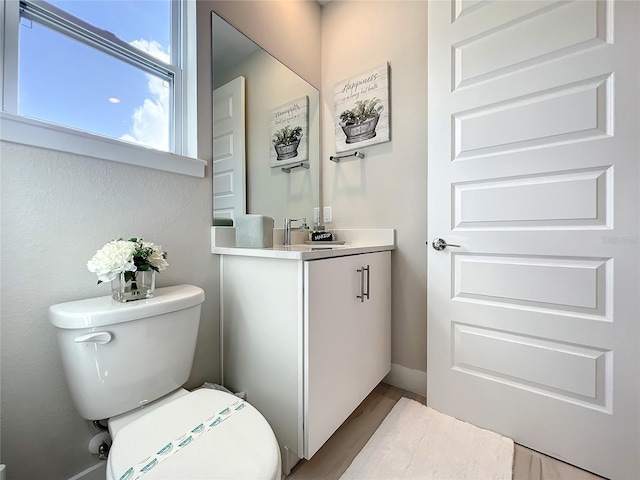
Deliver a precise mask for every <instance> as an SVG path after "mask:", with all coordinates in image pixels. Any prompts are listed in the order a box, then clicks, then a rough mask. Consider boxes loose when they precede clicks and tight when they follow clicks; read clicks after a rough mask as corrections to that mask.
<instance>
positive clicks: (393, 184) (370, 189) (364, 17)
mask: <svg viewBox="0 0 640 480" xmlns="http://www.w3.org/2000/svg"><path fill="white" fill-rule="evenodd" d="M384 62H389V65H390V70H391V73H390V84H391V95H390V104H391V105H390V107H391V142H388V143H382V144H378V145H374V146H371V147H366V148H364V149H362V151H363V152H364V153H365V155H366V157H365V159H364V160H358V159H356V158H355V157H354V158H353V159H352V160H351V159H349V160H343V161H342V162H341V163H339V164H335V163H334V162H331V161H329V160H328V158H329V155H333V154H334V152H335V129H334V123H333V115H334V111H333V88H334V85H335V84H336V83H337V82H339V81H341V80H344V79H346V78H349V77H351V76H354V75H357V74H359V73H363V72H366V71H368V70H370V69H372V68H374V67H376V66H378V65H380V64H383V63H384ZM321 97H322V101H321V103H323V108H322V111H321V112H322V113H321V115H322V125H323V129H322V136H323V141H322V152H323V158H322V160H321V162H322V170H323V175H322V195H323V202H322V203H323V205H325V206H331V207H332V211H333V223H332V224H330V225H328V226H329V227H333V228H395V229H396V232H397V246H398V248H397V250H396V251H395V252H394V253H393V256H392V349H391V352H392V362H393V363H395V364H397V365H401V366H402V367H405V368H404V369H402V370H403V371H417V372H415V373H416V374H417V375H418V377H422V378H424V379H426V374H424V375H423V372H426V365H427V354H426V337H427V330H426V322H427V314H426V255H427V253H426V246H425V242H426V240H427V238H426V232H427V224H426V222H427V193H426V188H427V2H426V1H400V0H398V1H384V0H383V1H357V2H342V1H337V2H336V1H334V2H330V3H328V4H327V5H325V6H324V7H323V9H322V90H321ZM424 387H425V389H426V385H424Z"/></svg>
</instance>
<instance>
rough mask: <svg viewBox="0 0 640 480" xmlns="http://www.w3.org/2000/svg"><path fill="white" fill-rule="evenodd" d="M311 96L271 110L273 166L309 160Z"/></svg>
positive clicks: (271, 160)
mask: <svg viewBox="0 0 640 480" xmlns="http://www.w3.org/2000/svg"><path fill="white" fill-rule="evenodd" d="M308 137H309V97H307V96H304V97H301V98H298V99H296V100H293V101H291V102H289V103H286V104H284V105H282V106H280V107H278V108H276V109H274V110H273V111H272V112H271V148H270V152H271V154H270V156H269V160H270V164H271V167H280V166H284V165H289V164H292V163H299V162H307V161H309V143H308Z"/></svg>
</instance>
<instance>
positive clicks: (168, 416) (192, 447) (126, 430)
mask: <svg viewBox="0 0 640 480" xmlns="http://www.w3.org/2000/svg"><path fill="white" fill-rule="evenodd" d="M237 401H238V398H237V397H236V396H234V395H231V394H229V393H226V392H221V391H219V390H211V389H205V388H203V389H200V390H196V391H194V392H191V393H189V394H188V395H185V396H182V397H180V398H178V399H176V400H174V401H172V402H170V403H168V404H166V405H163V406H161V407H158V408H157V409H155V410H152V411H150V412H149V413H148V414H146V415H144V416H142V417H140V418H138V419H136V420H134V421H132V422H131V423H129V424H128V425H125V426H124V427H122V429H121V430H120V431H119V432H118V434H117V438H116V439H115V440H114V443H113V445H112V447H111V451H110V452H109V458H108V461H107V480H119V479H120V478H121V477H122V476H123V475H124V474H125V473H126V472H127V470H128V469H129V468H130V467H131V466H132V465H136V464H138V463H139V462H140V461H141V460H143V459H145V458H146V457H149V456H152V455H154V454H155V453H156V452H158V451H159V450H161V449H162V448H163V446H165V445H167V444H168V443H169V442H172V441H173V440H175V439H176V438H178V437H180V436H181V435H182V434H185V433H187V432H189V431H190V430H191V429H193V428H194V427H196V426H197V425H199V424H200V423H202V422H204V421H205V420H206V419H208V418H210V417H211V416H213V415H214V414H216V413H217V412H220V411H221V410H223V409H225V408H227V407H229V406H230V405H231V404H233V403H235V402H237ZM280 469H281V464H280V449H279V447H278V442H277V440H276V438H275V435H274V434H273V430H272V429H271V427H270V426H269V424H268V423H267V421H266V420H265V419H264V417H263V416H262V415H261V414H260V412H258V410H256V409H255V408H254V407H253V406H251V405H250V404H249V403H245V404H244V408H242V410H241V411H238V412H237V413H235V414H233V415H231V416H229V417H228V418H226V419H225V420H224V421H222V422H220V423H219V424H218V425H216V426H215V427H214V428H212V429H211V430H209V431H206V432H204V433H202V434H201V435H200V436H199V437H197V438H196V439H195V440H194V441H192V442H191V443H190V444H189V445H187V446H186V447H184V448H183V449H181V450H180V451H178V452H176V453H175V454H173V455H170V456H168V457H167V458H166V459H165V460H164V461H162V462H160V463H158V464H157V465H156V466H154V467H153V468H152V469H151V470H149V471H148V472H147V473H146V474H144V475H143V477H142V478H143V479H144V480H154V479H178V478H185V479H186V478H188V479H194V480H195V479H229V478H234V479H273V480H275V479H280V476H281V471H280Z"/></svg>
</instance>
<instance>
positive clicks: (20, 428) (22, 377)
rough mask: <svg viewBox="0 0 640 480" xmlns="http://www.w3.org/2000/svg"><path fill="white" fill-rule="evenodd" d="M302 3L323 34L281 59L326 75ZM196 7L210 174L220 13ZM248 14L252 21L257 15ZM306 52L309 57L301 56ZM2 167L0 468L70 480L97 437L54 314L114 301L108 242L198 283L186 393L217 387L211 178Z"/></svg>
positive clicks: (63, 159)
mask: <svg viewBox="0 0 640 480" xmlns="http://www.w3.org/2000/svg"><path fill="white" fill-rule="evenodd" d="M237 3H246V2H237ZM257 3H262V2H257ZM268 3H271V2H268ZM296 3H298V2H296ZM299 3H301V5H299V6H296V12H298V13H297V15H299V17H298V18H297V19H296V25H300V26H301V28H304V26H305V22H306V23H309V24H311V23H312V24H313V28H312V29H311V34H313V31H314V29H315V31H317V32H318V35H317V36H316V37H313V36H310V38H311V39H312V40H311V42H310V43H306V44H303V43H300V42H297V43H296V42H293V41H291V42H290V45H289V44H287V45H288V46H287V48H286V49H285V50H286V51H285V52H283V53H282V54H281V55H280V57H281V58H285V59H287V61H288V63H289V64H295V62H297V61H300V59H303V62H302V65H301V66H300V69H301V70H310V71H313V70H314V69H313V68H309V66H310V65H314V66H317V71H318V72H319V65H320V39H319V24H320V20H319V14H320V9H319V6H318V5H317V4H315V2H313V3H312V2H299ZM288 4H289V2H274V3H272V4H271V5H270V6H269V12H270V15H272V16H278V15H284V14H285V11H286V9H287V6H288ZM307 4H308V5H307ZM305 5H306V6H305ZM314 5H315V6H314ZM197 7H198V25H197V27H198V53H197V54H198V96H199V101H198V128H199V134H198V143H199V145H198V147H199V148H198V151H199V157H200V158H202V159H205V160H209V163H210V160H211V83H210V82H211V77H210V71H211V62H210V55H211V26H210V22H211V15H210V11H211V10H212V9H213V7H214V6H213V2H207V1H199V2H198V4H197ZM246 7H249V11H251V12H252V13H251V15H249V17H253V15H254V12H255V11H256V10H255V9H254V10H251V6H250V5H248V4H247V5H246ZM246 7H245V8H246ZM257 8H261V7H257ZM305 12H307V14H305ZM285 16H286V15H285ZM281 28H282V25H278V24H277V23H270V24H268V25H264V26H262V27H261V29H260V31H261V32H263V33H262V34H263V35H267V36H269V31H270V30H273V32H274V33H273V35H272V37H274V38H276V37H277V36H279V35H282V33H281ZM290 33H292V34H295V31H294V32H290ZM291 38H294V37H291ZM314 42H315V45H316V46H315V47H313V45H312V46H311V47H310V44H313V43H314ZM302 48H305V50H304V52H302V51H298V49H302ZM289 57H291V58H289ZM311 76H313V75H311ZM317 77H318V78H316V79H315V80H316V84H318V83H319V74H318V75H317ZM0 162H1V163H0V188H1V190H0V195H1V197H0V201H1V232H0V235H1V237H0V238H1V248H2V251H1V254H2V264H1V269H2V270H1V279H2V285H1V301H2V305H1V309H2V310H1V323H0V328H1V353H2V364H1V371H0V380H1V383H0V385H1V393H2V399H1V402H2V403H1V419H0V420H1V435H2V444H1V448H2V450H1V451H0V459H1V461H2V463H5V464H7V470H8V477H9V478H10V480H18V479H28V480H35V479H47V480H51V479H65V478H69V477H71V476H73V475H75V474H76V473H78V472H80V471H82V470H84V469H86V468H87V467H90V466H91V465H94V464H95V463H96V461H97V459H96V457H95V456H93V455H91V454H90V453H89V452H88V450H87V444H88V442H89V439H90V438H91V437H92V436H93V434H94V433H95V430H94V427H93V426H92V425H91V424H90V423H89V422H87V421H85V420H83V419H81V418H80V417H79V416H78V415H77V413H76V412H75V410H74V407H73V405H72V403H71V399H70V397H69V394H68V391H67V387H66V384H65V379H64V375H63V372H62V369H61V363H60V355H59V353H58V346H57V344H56V339H55V336H54V330H53V327H52V326H51V325H50V324H49V321H48V319H47V309H48V307H49V306H50V305H52V304H55V303H59V302H65V301H70V300H75V299H80V298H88V297H93V296H99V295H106V294H109V292H108V289H109V286H108V285H100V286H96V278H95V275H93V274H91V273H90V272H88V271H87V269H86V262H87V260H88V259H89V258H91V256H92V255H93V254H94V253H95V252H96V250H98V249H99V248H100V247H102V245H103V244H104V243H105V242H107V241H108V240H110V239H112V238H114V237H120V236H140V237H143V238H145V239H148V240H150V241H155V242H157V243H160V244H161V245H162V246H163V248H164V249H165V250H166V251H168V252H169V263H170V264H171V266H170V267H169V268H168V269H167V270H165V271H163V272H162V273H161V274H160V275H159V276H158V277H157V280H158V286H165V285H173V284H179V283H190V284H194V285H198V286H201V287H202V288H204V290H205V292H206V294H207V299H206V301H205V303H204V305H203V310H202V319H201V326H200V332H199V339H198V346H197V352H196V359H195V363H194V367H193V370H192V373H191V378H190V380H189V382H188V384H187V386H189V387H192V386H196V385H198V384H201V383H202V382H203V381H205V380H206V381H213V382H215V381H218V370H219V362H218V357H219V347H218V346H219V338H218V327H219V325H218V322H219V316H218V310H219V302H218V262H217V259H216V258H215V257H214V256H213V255H211V253H210V252H211V247H210V227H211V197H212V191H211V178H210V177H209V176H208V175H207V177H206V178H204V179H198V178H192V177H187V176H182V175H176V174H171V173H166V172H159V171H154V170H150V169H145V168H140V167H134V166H129V165H124V164H119V163H114V162H108V161H103V160H96V159H92V158H85V157H80V156H76V155H70V154H62V153H57V152H53V151H48V150H44V149H37V148H31V147H26V146H19V145H14V144H10V143H6V142H0ZM209 171H210V165H209V167H208V168H207V174H208V173H209Z"/></svg>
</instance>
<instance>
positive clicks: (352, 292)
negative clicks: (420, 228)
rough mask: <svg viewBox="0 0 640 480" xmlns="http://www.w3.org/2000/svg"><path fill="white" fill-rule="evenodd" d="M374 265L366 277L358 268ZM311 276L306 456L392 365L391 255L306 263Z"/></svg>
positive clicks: (306, 338) (307, 308) (306, 330)
mask: <svg viewBox="0 0 640 480" xmlns="http://www.w3.org/2000/svg"><path fill="white" fill-rule="evenodd" d="M367 266H368V278H367V272H365V275H364V278H363V276H362V275H361V273H360V272H358V271H357V270H360V269H362V267H367ZM304 274H305V282H304V284H305V286H306V288H305V295H304V297H305V298H304V300H305V324H304V344H305V348H304V351H305V360H304V365H305V367H304V368H305V371H304V398H305V401H304V402H305V409H304V412H305V419H304V425H305V442H304V457H305V458H311V457H312V456H313V455H314V454H315V453H316V452H317V451H318V450H319V449H320V447H321V446H322V445H323V444H324V443H325V442H326V441H327V439H328V438H329V437H330V436H331V435H332V434H333V433H334V432H335V430H336V429H337V428H338V427H339V426H340V425H341V424H342V422H344V420H345V419H346V418H347V417H348V416H349V415H350V414H351V412H353V410H354V409H355V408H356V407H357V406H358V405H359V404H360V402H362V400H363V399H364V398H365V397H366V396H367V395H368V394H369V393H370V392H371V390H373V388H374V387H375V386H376V385H377V384H378V383H379V382H380V381H381V380H382V378H384V376H385V375H386V374H387V373H388V372H389V370H390V366H391V254H390V252H380V253H372V254H366V255H354V256H347V257H338V258H333V259H326V260H317V261H307V262H305V268H304ZM367 284H368V293H369V295H368V296H369V298H365V299H364V301H362V299H360V298H357V296H358V295H361V292H363V293H365V297H366V293H367Z"/></svg>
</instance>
